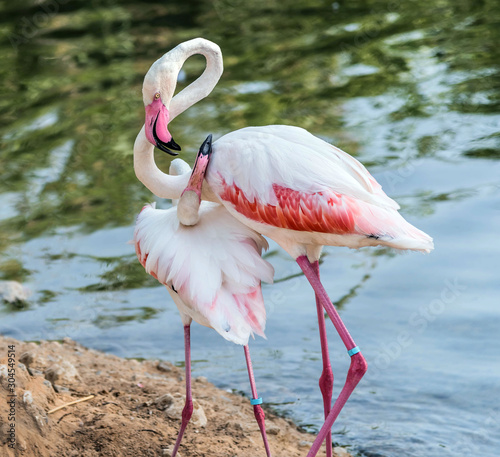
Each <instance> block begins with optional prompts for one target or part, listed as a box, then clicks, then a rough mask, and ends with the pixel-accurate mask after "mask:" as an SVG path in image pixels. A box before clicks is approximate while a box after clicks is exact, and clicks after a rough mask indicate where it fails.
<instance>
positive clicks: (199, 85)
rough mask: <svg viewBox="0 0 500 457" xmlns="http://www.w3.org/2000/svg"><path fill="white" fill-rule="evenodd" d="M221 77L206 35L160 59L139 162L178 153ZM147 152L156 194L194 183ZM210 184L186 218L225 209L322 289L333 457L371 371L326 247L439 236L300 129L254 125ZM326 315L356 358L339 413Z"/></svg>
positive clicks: (150, 76)
mask: <svg viewBox="0 0 500 457" xmlns="http://www.w3.org/2000/svg"><path fill="white" fill-rule="evenodd" d="M194 54H202V55H203V56H205V58H206V60H207V66H206V68H205V71H204V72H203V74H202V75H201V76H200V77H199V78H198V79H197V80H196V81H194V82H193V83H192V84H191V85H189V86H188V87H187V88H185V89H184V90H182V91H181V92H180V93H178V94H177V95H176V96H175V97H173V94H174V90H175V86H176V79H177V75H178V73H179V71H180V69H181V67H182V65H183V64H184V62H185V61H186V59H187V58H189V57H190V56H192V55H194ZM222 71H223V63H222V54H221V51H220V48H219V46H217V45H216V44H215V43H212V42H210V41H208V40H204V39H201V38H197V39H194V40H190V41H187V42H184V43H181V44H180V45H178V46H177V47H175V48H174V49H172V50H171V51H169V52H168V53H166V54H165V55H164V56H163V57H161V58H160V59H159V60H157V61H156V62H155V63H154V64H153V65H152V66H151V68H150V70H149V71H148V73H147V74H146V77H145V79H144V85H143V101H144V105H145V109H146V122H145V126H144V127H143V129H142V130H141V132H140V133H139V135H138V137H137V139H136V143H135V149H134V157H136V158H139V157H143V156H144V155H145V152H144V151H145V150H146V148H147V146H145V145H144V142H145V141H149V142H150V144H151V145H155V146H157V147H158V148H159V149H161V150H163V151H165V152H168V153H169V154H172V155H177V154H176V153H175V152H172V151H171V149H174V150H180V147H179V146H178V145H177V144H176V143H175V142H174V141H173V138H172V135H171V134H170V132H169V131H168V124H169V122H171V121H172V120H173V119H174V118H175V117H176V116H178V115H179V114H180V113H182V112H183V111H185V110H186V109H187V108H189V107H190V106H191V105H193V104H194V103H196V102H198V101H199V100H201V99H202V98H204V97H206V96H207V95H208V94H209V93H210V92H211V91H212V89H213V88H214V87H215V85H216V84H217V82H218V80H219V78H220V76H221V75H222ZM147 154H149V155H148V158H147V159H146V160H144V161H142V160H140V161H139V160H135V171H136V174H137V176H138V178H139V179H140V180H141V181H142V182H143V183H144V184H145V185H146V186H147V187H149V189H150V190H151V191H153V192H154V193H156V194H157V195H158V193H157V192H156V191H155V189H158V188H159V187H161V191H162V192H163V195H160V196H164V197H166V198H178V197H179V196H180V195H181V193H182V192H183V190H184V188H185V187H186V186H187V184H188V181H189V179H190V176H188V175H183V176H177V177H170V176H168V175H166V174H164V173H162V172H161V171H160V170H159V169H158V168H157V167H156V165H155V164H154V158H153V155H152V152H151V151H150V152H149V153H147ZM147 154H146V155H147ZM205 173H206V175H205ZM204 178H205V179H206V181H207V183H208V186H205V187H204V188H203V190H202V191H200V189H199V187H200V186H199V185H198V186H194V187H193V188H192V189H188V193H187V194H186V195H185V201H182V200H181V202H180V203H181V204H180V206H179V209H178V215H179V218H180V220H182V221H183V223H185V224H194V223H196V221H197V213H196V210H197V204H199V200H200V199H203V200H209V201H215V202H219V203H222V204H223V205H224V207H225V208H226V209H227V210H228V212H229V213H230V214H232V215H233V216H234V217H235V218H236V219H238V220H239V221H241V222H242V223H243V224H245V225H247V226H248V227H250V228H251V229H253V230H255V231H256V232H258V233H261V234H263V235H265V236H268V237H269V238H271V239H273V240H275V241H276V242H277V243H278V244H279V245H280V246H281V247H282V248H283V249H285V251H287V252H288V253H289V254H290V255H291V256H292V257H293V258H294V259H295V260H296V262H297V263H298V265H299V266H300V268H301V269H302V271H303V272H304V275H305V276H306V277H307V279H308V280H309V282H310V284H311V286H312V287H313V289H314V291H315V294H316V307H317V314H318V323H319V330H320V340H321V350H322V358H323V372H322V374H321V377H320V382H319V384H320V389H321V392H322V395H323V403H324V412H325V423H324V424H323V426H322V427H321V430H320V431H319V433H318V436H317V438H316V439H315V441H314V443H313V446H312V447H311V449H310V451H309V453H308V454H307V455H308V457H313V456H315V455H316V454H317V452H318V450H319V448H320V447H321V444H322V442H323V441H324V440H325V439H326V440H327V441H326V443H327V456H328V457H331V455H332V449H331V427H332V425H333V423H334V421H335V420H336V418H337V416H338V415H339V413H340V411H341V410H342V408H343V406H344V405H345V403H346V402H347V400H348V398H349V396H350V395H351V393H352V392H353V390H354V388H355V387H356V385H357V384H358V383H359V381H360V380H361V378H362V377H363V375H364V374H365V372H366V370H367V364H366V361H365V359H364V357H363V355H362V354H361V352H360V350H359V348H358V347H357V346H356V344H355V342H354V340H353V338H352V337H351V335H350V334H349V332H348V331H347V329H346V327H345V325H344V323H343V322H342V320H341V319H340V316H339V315H338V313H337V311H336V310H335V308H334V306H333V305H332V303H331V301H330V299H329V298H328V295H327V293H326V291H325V289H324V287H323V286H322V284H321V281H320V278H319V257H320V254H321V250H322V247H323V246H324V245H330V246H348V247H350V248H360V247H363V246H377V245H383V246H390V247H393V248H396V249H404V250H415V251H422V252H430V250H432V249H433V242H432V238H431V237H430V236H428V235H427V234H425V233H424V232H422V231H420V230H418V229H417V228H415V227H414V226H412V225H411V224H409V223H408V222H407V221H406V220H405V219H404V218H403V217H402V216H401V215H400V214H399V213H398V209H399V205H398V204H397V203H396V202H395V201H394V200H392V199H390V198H389V197H388V196H387V195H386V194H385V193H384V192H383V190H382V188H381V186H380V184H378V183H377V182H376V181H375V179H374V178H373V177H372V176H371V175H370V173H369V172H368V171H367V170H366V168H365V167H364V166H363V165H362V164H361V163H360V162H358V161H357V160H356V159H354V158H353V157H351V156H350V155H348V154H347V153H345V152H344V151H342V150H340V149H338V148H336V147H334V146H332V145H330V144H328V143H326V142H325V141H323V140H320V139H319V138H317V137H315V136H313V135H311V134H310V133H309V132H307V131H306V130H304V129H301V128H298V127H291V126H285V125H271V126H264V127H247V128H243V129H240V130H237V131H235V132H231V133H229V134H227V135H225V136H223V137H221V138H219V139H218V140H217V141H216V142H214V144H213V154H212V159H211V162H210V166H209V167H208V168H207V163H204V166H199V167H197V168H196V170H195V171H194V172H193V177H192V181H194V182H198V183H199V182H201V181H203V179H204ZM160 183H161V186H160ZM189 190H192V192H189ZM194 194H196V195H194ZM193 197H194V198H193ZM322 308H324V310H325V311H326V313H327V314H328V316H329V318H330V319H331V321H332V323H333V325H334V326H335V329H336V330H337V332H338V333H339V335H340V337H341V339H342V341H343V343H344V345H345V346H346V349H347V352H348V355H349V356H350V357H351V363H350V367H349V370H348V373H347V378H346V382H345V385H344V386H343V388H342V390H341V393H340V395H339V397H338V398H337V399H336V401H335V402H334V404H333V406H332V405H331V402H332V387H333V373H332V369H331V364H330V360H329V354H328V345H327V339H326V329H325V319H324V314H323V310H322Z"/></svg>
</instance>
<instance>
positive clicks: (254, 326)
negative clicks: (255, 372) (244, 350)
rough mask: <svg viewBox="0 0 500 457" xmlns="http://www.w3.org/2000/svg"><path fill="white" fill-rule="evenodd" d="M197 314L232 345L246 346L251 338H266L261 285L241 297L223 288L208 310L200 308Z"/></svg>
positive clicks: (205, 307)
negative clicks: (256, 336) (255, 335)
mask: <svg viewBox="0 0 500 457" xmlns="http://www.w3.org/2000/svg"><path fill="white" fill-rule="evenodd" d="M198 311H199V312H200V313H201V314H203V315H204V317H205V318H206V319H207V321H208V322H209V324H210V326H211V327H212V328H213V329H214V330H215V331H217V332H218V333H219V334H220V335H221V336H222V337H223V338H225V339H226V340H228V341H232V342H233V343H236V344H241V345H246V344H248V339H249V338H250V336H252V337H254V334H257V335H259V336H261V337H263V338H265V337H266V336H265V334H264V330H265V325H266V308H265V306H264V299H263V297H262V290H261V287H260V285H259V286H257V287H255V288H253V289H252V290H250V291H249V292H247V293H241V294H231V293H230V292H229V291H227V290H226V289H224V288H222V289H221V290H220V291H219V293H218V294H217V297H216V298H215V300H214V302H213V303H212V305H211V306H201V307H199V309H198Z"/></svg>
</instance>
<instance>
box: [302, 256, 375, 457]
mask: <svg viewBox="0 0 500 457" xmlns="http://www.w3.org/2000/svg"><path fill="white" fill-rule="evenodd" d="M297 263H298V264H299V266H300V268H301V269H302V271H303V272H304V275H305V276H306V278H307V279H308V281H309V283H310V284H311V286H312V288H313V289H314V291H315V293H316V296H317V297H318V298H319V301H320V302H321V304H322V305H323V307H324V308H325V311H326V312H327V314H328V316H329V317H330V320H331V321H332V323H333V325H334V327H335V329H336V330H337V332H338V334H339V336H340V338H341V340H342V342H343V343H344V345H345V347H346V348H347V353H348V354H349V355H350V356H351V364H350V366H349V371H348V372H347V378H346V382H345V385H344V387H343V388H342V390H341V392H340V395H339V396H338V398H337V400H335V403H334V404H333V407H332V409H331V411H330V413H329V414H328V416H327V418H326V420H325V423H324V424H323V426H322V427H321V430H320V431H319V433H318V436H317V437H316V439H315V440H314V443H313V445H312V447H311V449H310V450H309V452H308V454H307V457H314V456H316V454H317V453H318V451H319V448H320V447H321V444H322V443H323V441H324V439H325V438H326V436H327V435H328V433H329V432H330V431H331V428H332V425H333V423H334V422H335V420H336V419H337V417H338V415H339V413H340V411H341V410H342V408H343V407H344V405H345V404H346V402H347V400H348V399H349V397H350V396H351V394H352V392H353V391H354V389H355V387H356V386H357V385H358V383H359V381H360V380H361V378H362V377H363V376H364V374H365V373H366V370H367V364H366V360H365V358H364V357H363V355H362V354H361V352H359V348H358V347H357V346H356V344H355V343H354V340H353V339H352V337H351V335H350V334H349V331H348V330H347V328H346V326H345V325H344V323H343V322H342V319H340V316H339V314H338V312H337V310H336V309H335V307H334V306H333V304H332V302H331V301H330V298H329V297H328V294H327V293H326V290H325V288H324V287H323V285H322V284H321V281H320V280H319V277H318V275H317V274H316V272H315V271H314V267H313V265H311V263H310V262H309V260H308V258H307V257H306V256H300V257H298V258H297Z"/></svg>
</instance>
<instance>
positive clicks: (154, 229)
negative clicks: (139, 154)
mask: <svg viewBox="0 0 500 457" xmlns="http://www.w3.org/2000/svg"><path fill="white" fill-rule="evenodd" d="M134 244H135V248H136V253H137V257H138V258H139V261H140V262H141V264H142V265H143V266H144V268H145V269H146V271H147V272H148V273H149V274H151V275H152V276H154V277H155V278H156V279H158V281H159V282H161V283H162V284H164V285H165V286H166V287H167V289H168V291H169V293H170V295H171V296H172V298H173V300H174V302H175V304H176V305H177V307H178V309H179V311H180V313H181V316H182V319H183V322H184V324H185V325H186V324H187V323H189V322H190V320H191V319H192V320H194V321H196V322H198V323H199V324H201V325H204V326H206V327H211V328H213V329H214V330H216V331H217V332H218V333H219V334H220V335H222V336H223V337H224V338H225V339H227V340H229V341H232V342H234V343H237V344H242V345H246V344H247V343H248V338H249V336H252V335H253V334H254V333H255V334H257V335H260V336H264V328H265V320H266V311H265V307H264V300H263V298H262V291H261V285H260V282H261V280H263V281H265V282H272V280H273V274H274V270H273V267H272V266H271V265H270V264H269V263H268V262H267V261H265V260H264V259H262V257H261V252H262V250H264V249H267V247H268V245H267V242H266V240H265V239H264V238H263V237H262V236H260V235H258V234H257V233H256V232H254V231H253V230H251V229H249V228H248V227H246V226H244V225H243V224H241V223H240V222H238V221H237V220H236V219H235V218H234V217H232V216H231V215H230V214H229V213H228V212H227V211H226V210H225V209H224V207H222V206H221V205H218V204H215V203H210V202H203V203H202V205H201V207H200V220H199V222H198V224H197V225H196V226H193V227H185V226H183V225H181V224H180V223H179V220H178V219H177V212H176V208H175V207H172V208H169V209H166V210H162V209H155V207H154V205H146V206H145V207H144V208H143V210H142V211H141V213H140V214H139V216H138V218H137V223H136V228H135V233H134Z"/></svg>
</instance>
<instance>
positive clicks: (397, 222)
mask: <svg viewBox="0 0 500 457" xmlns="http://www.w3.org/2000/svg"><path fill="white" fill-rule="evenodd" d="M206 179H207V182H208V184H209V185H210V188H211V189H212V191H213V192H214V193H215V195H217V197H218V198H219V199H220V201H221V202H222V204H223V205H224V206H225V207H226V208H227V209H228V210H229V211H230V212H231V213H232V214H233V215H234V216H235V217H236V218H238V219H239V220H241V221H242V222H243V223H244V224H246V225H248V226H249V227H251V228H252V229H254V230H255V231H257V232H259V233H262V234H264V235H267V236H269V237H270V238H272V239H274V240H275V241H276V242H278V243H279V244H280V245H281V246H282V247H283V248H285V249H286V250H287V251H288V252H289V253H290V254H291V255H292V256H293V257H295V258H297V257H298V256H300V255H303V254H305V253H306V252H305V251H304V249H305V247H306V246H322V245H333V246H348V247H350V248H359V247H362V246H375V245H386V246H391V247H394V248H398V249H410V250H417V251H423V252H429V251H430V250H431V249H432V247H433V245H432V238H430V237H429V236H428V235H426V234H425V233H424V232H422V231H420V230H418V229H417V228H415V227H414V226H412V225H411V224H409V223H408V222H407V221H406V220H405V219H404V218H403V217H402V216H401V215H400V214H399V213H398V209H399V205H398V204H397V203H396V202H395V201H394V200H392V199H391V198H389V197H388V196H387V195H386V194H385V193H384V192H383V190H382V188H381V186H380V185H379V184H378V183H377V182H376V181H375V179H374V178H373V177H372V176H371V175H370V173H369V172H368V170H366V168H365V167H364V166H363V165H362V164H361V163H360V162H359V161H357V160H356V159H355V158H353V157H351V156H350V155H348V154H346V153H345V152H344V151H342V150H341V149H338V148H336V147H334V146H331V145H330V144H328V143H326V142H325V141H323V140H321V139H319V138H317V137H315V136H313V135H312V134H310V133H309V132H307V131H306V130H304V129H301V128H298V127H292V126H286V125H271V126H264V127H248V128H244V129H241V130H237V131H235V132H232V133H229V134H227V135H225V136H223V137H222V138H220V139H219V140H217V141H216V142H215V143H214V145H213V156H212V159H211V163H210V167H209V168H208V171H207V174H206Z"/></svg>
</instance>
